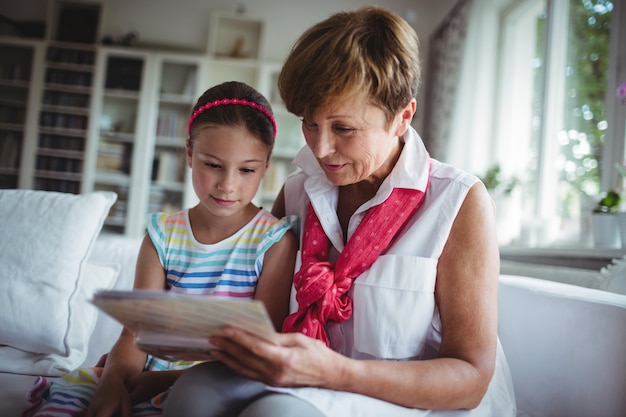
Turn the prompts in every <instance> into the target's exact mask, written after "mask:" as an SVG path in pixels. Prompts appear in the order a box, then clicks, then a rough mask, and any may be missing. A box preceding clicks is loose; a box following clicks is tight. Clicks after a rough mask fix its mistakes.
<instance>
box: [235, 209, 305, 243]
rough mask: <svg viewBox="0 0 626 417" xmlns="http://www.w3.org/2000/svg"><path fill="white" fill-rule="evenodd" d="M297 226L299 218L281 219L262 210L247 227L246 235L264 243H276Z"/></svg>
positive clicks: (287, 217)
mask: <svg viewBox="0 0 626 417" xmlns="http://www.w3.org/2000/svg"><path fill="white" fill-rule="evenodd" d="M297 224H298V218H297V217H296V216H285V217H283V218H281V219H279V218H277V217H276V216H274V215H273V214H272V213H270V212H269V211H268V210H266V209H263V208H262V209H261V210H259V212H258V213H257V215H256V216H254V218H253V219H252V220H251V221H250V222H249V223H248V224H247V225H246V227H245V233H246V234H248V235H249V236H250V237H254V238H256V239H259V240H260V241H262V242H267V241H272V242H276V241H277V240H280V238H281V237H282V236H283V235H284V234H285V233H286V232H287V231H288V230H290V229H292V228H295V227H296V226H297Z"/></svg>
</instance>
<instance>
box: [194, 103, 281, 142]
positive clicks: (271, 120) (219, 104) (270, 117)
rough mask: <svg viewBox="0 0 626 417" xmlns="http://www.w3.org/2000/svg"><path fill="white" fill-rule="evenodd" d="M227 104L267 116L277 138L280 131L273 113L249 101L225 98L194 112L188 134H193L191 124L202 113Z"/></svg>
mask: <svg viewBox="0 0 626 417" xmlns="http://www.w3.org/2000/svg"><path fill="white" fill-rule="evenodd" d="M227 104H236V105H240V106H247V107H252V108H253V109H255V110H258V111H260V112H261V113H263V114H264V115H266V116H267V118H268V119H270V122H272V127H273V128H274V138H276V132H277V131H278V129H277V128H276V119H274V116H273V115H272V113H271V112H270V111H269V110H267V109H266V108H265V107H263V106H261V105H260V104H257V103H255V102H253V101H248V100H246V99H242V98H223V99H221V100H214V101H211V102H210V103H206V104H204V105H203V106H200V107H199V108H198V110H196V111H195V112H193V114H192V115H191V117H190V118H189V123H188V124H187V133H188V134H191V124H192V123H193V121H194V120H196V117H198V116H199V115H200V113H202V112H203V111H205V110H208V109H210V108H211V107H218V106H224V105H227Z"/></svg>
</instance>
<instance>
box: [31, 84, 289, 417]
mask: <svg viewBox="0 0 626 417" xmlns="http://www.w3.org/2000/svg"><path fill="white" fill-rule="evenodd" d="M188 133H189V138H188V140H187V146H186V151H187V164H188V165H189V167H190V168H191V176H192V182H193V188H194V191H195V193H196V195H197V197H198V199H199V203H198V204H197V205H196V206H194V207H192V208H190V209H186V210H183V211H180V212H178V213H173V214H167V213H155V214H152V215H151V217H150V218H149V220H148V224H147V231H148V232H147V234H146V236H145V238H144V240H143V242H142V245H141V249H140V252H139V257H138V261H137V269H136V273H135V288H136V289H162V290H168V291H175V292H182V293H193V294H204V295H216V296H217V295H219V296H229V297H236V298H244V299H245V298H247V299H251V298H255V299H258V300H261V301H263V302H264V303H265V306H266V307H267V310H268V312H269V315H270V317H271V319H272V321H273V323H274V326H275V327H276V329H280V328H281V326H282V322H283V320H284V318H285V317H286V316H287V313H288V308H289V292H290V289H291V282H292V278H293V271H294V263H295V253H296V240H295V235H294V234H293V233H291V232H289V229H290V228H291V227H292V225H293V222H294V219H295V218H285V219H282V220H279V219H277V218H276V217H274V216H272V215H271V214H270V213H269V212H268V211H266V210H264V209H262V208H259V207H256V206H255V205H254V204H253V203H252V199H253V197H254V196H255V194H256V192H257V190H258V187H259V184H260V182H261V180H262V178H263V175H264V174H265V171H266V169H267V166H268V162H269V158H270V155H271V152H272V148H273V145H274V139H275V136H276V121H275V119H274V116H273V114H272V111H271V107H270V105H269V103H268V102H267V100H266V99H265V98H264V97H263V96H262V95H261V94H260V93H258V92H257V91H256V90H254V89H253V88H251V87H250V86H248V85H246V84H243V83H240V82H227V83H223V84H220V85H217V86H215V87H212V88H210V89H209V90H207V91H206V92H205V93H204V94H203V95H202V96H201V97H200V98H199V99H198V102H197V103H196V105H195V107H194V109H193V112H192V115H191V117H190V119H189V124H188ZM134 337H135V336H134V334H133V333H131V332H130V331H128V330H126V329H124V330H123V331H122V334H121V335H120V338H119V339H118V340H117V342H116V343H115V345H114V346H113V348H112V350H111V352H110V354H109V355H108V357H107V358H106V360H105V363H104V364H103V365H104V366H103V367H97V368H90V369H79V370H77V371H75V372H72V373H71V374H69V375H67V376H66V377H64V378H63V379H61V380H60V381H58V382H55V383H54V384H49V383H48V384H47V385H49V386H48V387H46V386H45V385H46V381H45V380H44V379H41V381H40V382H39V386H38V387H37V386H36V387H35V388H34V389H33V393H34V392H43V391H44V390H45V388H49V389H48V390H47V391H45V392H44V394H43V396H42V397H43V399H36V398H34V399H33V401H37V400H39V401H43V405H42V406H40V407H38V410H37V414H34V415H35V416H37V415H39V413H44V414H45V413H46V412H47V409H52V408H54V410H55V414H54V415H63V414H58V413H59V407H61V408H64V409H66V410H67V413H66V414H65V415H77V413H78V412H82V411H84V410H85V408H87V407H88V409H87V414H86V415H87V416H98V417H109V416H117V415H120V416H130V415H131V413H132V415H134V416H137V415H142V416H144V415H160V414H161V410H160V407H161V401H162V397H163V396H162V395H159V394H160V393H165V392H166V391H167V390H168V388H169V387H170V386H171V385H172V384H173V383H174V381H175V380H176V378H177V377H178V376H179V375H180V374H181V373H182V370H183V369H185V368H187V367H189V366H190V365H192V364H193V363H192V362H167V361H165V360H162V359H157V358H155V357H152V356H151V355H147V354H146V353H144V352H142V351H140V350H139V349H138V348H137V346H136V345H135V342H134ZM98 365H101V364H98ZM157 371H158V372H157ZM42 385H43V387H42ZM77 387H79V389H76V388H77ZM81 387H82V388H81ZM42 388H43V389H42ZM68 395H69V396H71V397H74V398H76V399H77V400H78V401H74V402H68V401H67V397H68ZM131 409H132V411H131Z"/></svg>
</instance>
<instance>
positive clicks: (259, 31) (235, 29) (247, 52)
mask: <svg viewBox="0 0 626 417" xmlns="http://www.w3.org/2000/svg"><path fill="white" fill-rule="evenodd" d="M264 40H265V21H264V20H262V19H257V18H255V17H251V16H247V15H244V14H236V13H229V12H215V13H213V14H212V15H211V22H210V25H209V42H208V44H209V53H211V54H212V55H213V56H216V57H220V58H222V57H223V58H233V59H234V58H236V59H260V58H261V57H263V45H264Z"/></svg>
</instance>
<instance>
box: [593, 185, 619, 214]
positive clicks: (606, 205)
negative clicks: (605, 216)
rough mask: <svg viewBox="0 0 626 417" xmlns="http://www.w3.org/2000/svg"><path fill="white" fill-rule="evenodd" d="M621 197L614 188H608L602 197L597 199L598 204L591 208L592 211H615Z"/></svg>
mask: <svg viewBox="0 0 626 417" xmlns="http://www.w3.org/2000/svg"><path fill="white" fill-rule="evenodd" d="M621 201H622V197H621V196H620V195H619V194H618V193H617V191H615V190H609V191H608V192H607V193H606V195H605V196H604V197H602V198H601V199H600V201H598V205H597V206H596V208H595V209H594V210H593V212H594V213H617V211H618V209H619V205H620V202H621Z"/></svg>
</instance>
